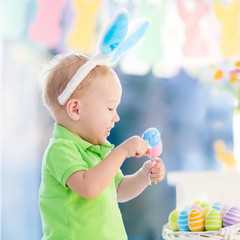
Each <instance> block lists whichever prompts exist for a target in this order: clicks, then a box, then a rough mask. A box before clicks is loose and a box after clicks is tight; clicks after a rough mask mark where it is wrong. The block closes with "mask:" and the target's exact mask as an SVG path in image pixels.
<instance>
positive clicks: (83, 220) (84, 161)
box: [39, 124, 127, 240]
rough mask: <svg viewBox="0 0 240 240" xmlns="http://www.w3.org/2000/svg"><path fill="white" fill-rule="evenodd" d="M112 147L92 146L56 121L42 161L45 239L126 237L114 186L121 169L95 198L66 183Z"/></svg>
mask: <svg viewBox="0 0 240 240" xmlns="http://www.w3.org/2000/svg"><path fill="white" fill-rule="evenodd" d="M113 147H114V146H113V145H111V144H109V143H108V142H107V143H106V144H104V145H91V144H90V143H88V142H86V141H84V140H82V139H81V138H79V137H77V136H76V135H74V134H73V133H71V132H70V131H68V130H67V129H65V128H64V127H61V126H59V125H57V124H55V126H54V132H53V137H52V138H51V140H50V142H49V145H48V147H47V149H46V151H45V153H44V157H43V162H42V182H41V186H40V191H39V206H40V212H41V217H42V228H43V234H44V236H43V238H42V239H43V240H124V239H127V235H126V232H125V228H124V225H123V221H122V216H121V212H120V210H119V206H118V202H117V194H116V189H115V186H116V185H118V184H119V183H120V182H121V180H122V178H123V174H122V172H121V170H119V171H118V173H117V174H116V176H115V178H114V179H113V181H112V182H111V183H110V184H109V186H108V187H107V188H106V189H105V190H104V191H103V192H102V193H101V194H99V195H98V196H97V197H95V198H93V199H86V198H83V197H81V196H79V195H78V194H76V193H75V192H74V191H72V190H71V189H70V188H68V187H67V186H66V181H67V179H68V177H69V176H70V175H71V174H72V173H74V172H76V171H79V170H88V169H90V168H92V167H94V166H95V165H96V164H98V163H99V162H101V160H102V159H104V157H105V156H106V155H107V154H108V153H109V152H110V151H111V149H112V148H113ZM95 180H96V181H98V179H95Z"/></svg>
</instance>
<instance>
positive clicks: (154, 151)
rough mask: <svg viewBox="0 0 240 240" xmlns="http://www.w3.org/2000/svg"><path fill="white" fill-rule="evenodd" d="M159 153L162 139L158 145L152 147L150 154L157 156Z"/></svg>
mask: <svg viewBox="0 0 240 240" xmlns="http://www.w3.org/2000/svg"><path fill="white" fill-rule="evenodd" d="M161 153H162V141H161V140H160V142H159V143H158V145H157V146H156V147H154V148H152V151H151V156H152V157H153V158H154V157H158V156H159V155H161Z"/></svg>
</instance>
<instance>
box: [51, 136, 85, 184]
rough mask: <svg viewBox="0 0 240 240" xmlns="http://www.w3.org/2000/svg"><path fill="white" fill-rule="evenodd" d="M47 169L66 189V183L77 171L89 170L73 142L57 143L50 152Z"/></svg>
mask: <svg viewBox="0 0 240 240" xmlns="http://www.w3.org/2000/svg"><path fill="white" fill-rule="evenodd" d="M46 164H47V167H48V169H49V171H50V172H51V174H52V175H53V176H54V177H55V178H56V179H57V180H58V181H59V182H60V183H61V184H62V185H63V186H64V187H66V181H67V179H68V178H69V177H70V176H71V174H73V173H74V172H76V171H80V170H87V169H88V166H87V164H86V162H85V161H84V160H83V159H82V156H81V154H80V153H79V151H78V148H77V146H75V145H74V143H73V142H71V141H66V140H64V141H56V142H55V143H53V144H52V146H51V147H50V149H49V152H48V158H47V163H46Z"/></svg>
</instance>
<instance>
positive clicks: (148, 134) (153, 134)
mask: <svg viewBox="0 0 240 240" xmlns="http://www.w3.org/2000/svg"><path fill="white" fill-rule="evenodd" d="M160 136H161V135H160V133H159V132H158V130H157V129H156V128H148V129H147V130H146V131H145V132H144V133H143V135H142V138H143V139H144V140H145V141H146V142H147V143H148V144H149V145H150V146H151V147H152V148H155V147H156V146H157V145H158V143H159V142H160Z"/></svg>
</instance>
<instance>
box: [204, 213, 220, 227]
mask: <svg viewBox="0 0 240 240" xmlns="http://www.w3.org/2000/svg"><path fill="white" fill-rule="evenodd" d="M220 228H222V217H221V214H220V212H219V211H218V210H216V209H211V210H209V212H208V214H207V216H206V219H205V229H206V230H207V231H213V230H219V229H220Z"/></svg>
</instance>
